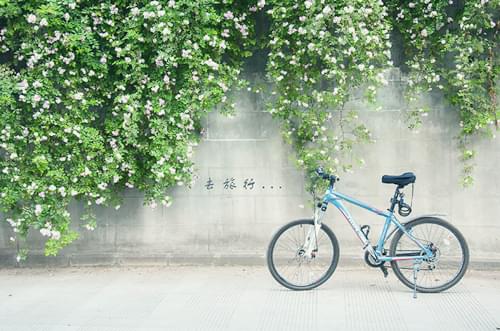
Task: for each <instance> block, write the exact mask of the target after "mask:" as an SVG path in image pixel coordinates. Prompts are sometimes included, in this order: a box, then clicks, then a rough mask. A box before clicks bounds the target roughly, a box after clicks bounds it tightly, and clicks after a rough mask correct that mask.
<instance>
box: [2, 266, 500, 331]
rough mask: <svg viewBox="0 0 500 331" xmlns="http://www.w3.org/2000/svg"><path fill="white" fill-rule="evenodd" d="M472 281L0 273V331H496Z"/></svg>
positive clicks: (175, 270)
mask: <svg viewBox="0 0 500 331" xmlns="http://www.w3.org/2000/svg"><path fill="white" fill-rule="evenodd" d="M498 278H499V274H498V273H493V272H475V271H472V272H469V273H468V274H467V275H466V277H465V278H464V279H463V281H462V282H461V283H460V284H459V285H457V286H456V287H454V288H452V289H450V290H449V291H447V292H443V293H440V294H419V295H418V298H417V299H413V298H412V295H411V291H410V290H409V289H408V288H406V287H404V286H403V285H402V284H400V283H399V282H398V280H397V279H396V278H395V277H394V275H392V274H390V276H389V278H386V279H384V278H383V277H382V274H381V272H380V271H379V270H376V269H366V268H359V267H358V268H346V267H343V266H341V267H340V268H339V269H337V271H336V272H335V273H334V275H333V276H332V278H331V279H330V280H329V281H328V282H327V283H325V284H324V285H323V286H322V287H320V288H318V289H316V290H312V291H306V292H293V291H290V290H286V289H284V288H281V287H280V286H279V285H278V284H277V283H276V282H275V281H274V280H273V279H272V278H271V276H270V275H269V273H268V271H267V269H265V268H262V267H250V268H249V267H163V268H160V267H149V268H133V267H122V268H62V269H3V270H0V298H1V299H0V330H1V331H25V330H26V331H56V330H57V331H59V330H81V331H94V330H95V331H114V330H116V331H129V330H137V331H149V330H151V331H153V330H169V331H184V330H203V331H210V330H217V331H221V330H235V331H245V330H248V331H250V330H251V331H254V330H272V331H279V330H286V331H293V330H301V331H302V330H318V331H320V330H398V331H401V330H440V331H448V330H450V331H460V330H467V331H472V330H484V331H491V330H498V329H499V328H500V324H499V321H500V306H499V305H498V302H499V299H500V282H499V281H498Z"/></svg>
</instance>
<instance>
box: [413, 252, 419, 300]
mask: <svg viewBox="0 0 500 331" xmlns="http://www.w3.org/2000/svg"><path fill="white" fill-rule="evenodd" d="M419 271H420V263H419V262H417V261H415V262H413V299H416V298H417V273H418V272H419Z"/></svg>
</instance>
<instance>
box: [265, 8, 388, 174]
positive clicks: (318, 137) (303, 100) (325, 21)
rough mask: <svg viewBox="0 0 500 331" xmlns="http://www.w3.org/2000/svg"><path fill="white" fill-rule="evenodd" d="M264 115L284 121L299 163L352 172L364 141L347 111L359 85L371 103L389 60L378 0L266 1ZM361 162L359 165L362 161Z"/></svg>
mask: <svg viewBox="0 0 500 331" xmlns="http://www.w3.org/2000/svg"><path fill="white" fill-rule="evenodd" d="M268 4H269V9H268V10H267V13H268V15H270V18H271V19H270V20H271V23H270V24H271V26H270V36H269V41H268V44H267V47H268V48H269V50H270V53H269V58H268V63H267V75H268V78H269V79H270V81H271V82H272V84H273V86H274V91H273V93H274V94H275V97H274V98H272V101H271V102H270V103H269V107H268V108H269V111H270V112H271V114H273V116H274V117H275V118H278V119H279V120H281V122H282V124H283V133H284V137H285V138H286V139H287V140H288V141H289V142H291V143H292V146H294V148H295V150H296V156H297V163H298V165H299V166H300V167H302V168H303V169H307V170H311V169H314V168H315V167H317V166H318V165H323V166H324V167H325V168H326V169H328V170H327V171H330V172H334V173H336V172H338V171H340V170H349V169H350V168H351V167H352V164H353V158H352V157H351V152H352V148H353V145H354V144H356V143H360V142H366V141H369V140H370V139H371V138H370V133H369V130H368V129H367V127H366V126H365V125H364V124H363V123H361V122H360V121H359V120H358V115H357V114H356V112H355V111H354V110H353V109H352V108H350V107H349V106H348V102H349V101H352V96H353V92H354V91H355V90H356V89H359V88H361V87H363V91H364V94H365V95H364V97H367V98H368V99H373V98H374V97H375V93H376V88H377V86H378V85H379V84H384V83H387V81H386V79H385V78H384V75H383V73H382V71H381V70H382V69H384V68H386V67H387V66H389V65H391V62H390V49H391V42H390V31H391V26H390V25H389V21H388V19H387V10H386V7H385V6H384V5H383V4H382V3H381V2H380V1H378V0H368V1H366V0H355V1H351V0H349V1H347V0H346V1H343V0H340V1H300V2H297V1H269V2H268ZM360 161H361V162H362V160H360Z"/></svg>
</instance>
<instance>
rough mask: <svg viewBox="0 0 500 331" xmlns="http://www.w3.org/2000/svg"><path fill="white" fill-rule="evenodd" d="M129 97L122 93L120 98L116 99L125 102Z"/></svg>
mask: <svg viewBox="0 0 500 331" xmlns="http://www.w3.org/2000/svg"><path fill="white" fill-rule="evenodd" d="M128 99H129V96H128V95H122V96H121V97H120V99H119V100H118V101H119V102H120V103H127V102H128Z"/></svg>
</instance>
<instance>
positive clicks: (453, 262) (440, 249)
mask: <svg viewBox="0 0 500 331" xmlns="http://www.w3.org/2000/svg"><path fill="white" fill-rule="evenodd" d="M405 227H406V229H407V231H408V232H409V233H410V234H411V235H413V237H415V238H416V239H417V240H418V241H419V242H420V243H422V244H423V245H425V246H427V247H428V248H430V249H431V250H433V251H434V252H435V258H434V259H432V260H425V259H424V260H423V262H422V263H421V265H420V269H419V272H418V277H417V282H416V283H417V286H416V288H417V291H419V292H424V293H437V292H441V291H444V290H447V289H449V288H450V287H452V286H454V285H455V284H457V283H458V282H459V281H460V279H462V277H463V276H464V274H465V272H466V270H467V266H468V265H469V248H468V246H467V243H466V241H465V238H464V237H463V235H462V234H461V233H460V231H458V229H457V228H455V227H454V226H453V225H451V224H450V223H448V222H446V221H444V220H442V219H439V218H435V217H422V218H419V219H416V220H414V221H411V222H409V223H407V224H406V225H405ZM390 254H391V256H398V255H399V256H405V255H415V254H424V253H423V251H422V249H421V248H420V247H419V246H418V245H417V244H415V243H414V242H413V241H412V240H411V239H410V238H409V237H408V236H407V235H405V234H404V233H403V232H401V231H398V232H397V233H396V235H395V237H394V238H393V240H392V242H391V248H390ZM413 263H414V261H413V260H399V261H392V262H391V266H392V269H393V270H394V274H395V275H396V277H397V278H398V279H399V280H400V281H401V282H402V283H403V284H405V285H406V286H408V287H409V288H412V289H413V288H414V281H413Z"/></svg>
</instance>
